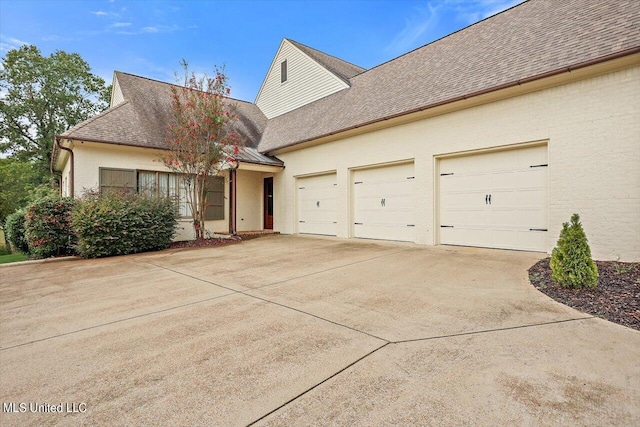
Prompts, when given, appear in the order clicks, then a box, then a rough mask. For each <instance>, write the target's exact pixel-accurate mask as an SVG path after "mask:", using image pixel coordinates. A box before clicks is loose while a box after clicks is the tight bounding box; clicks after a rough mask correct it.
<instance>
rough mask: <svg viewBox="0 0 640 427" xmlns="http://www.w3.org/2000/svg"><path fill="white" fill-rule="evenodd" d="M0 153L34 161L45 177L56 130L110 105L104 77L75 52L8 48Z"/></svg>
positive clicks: (1, 85)
mask: <svg viewBox="0 0 640 427" xmlns="http://www.w3.org/2000/svg"><path fill="white" fill-rule="evenodd" d="M0 92H2V93H3V96H2V97H0V123H1V124H0V126H1V127H0V129H1V134H0V136H1V140H0V152H2V153H5V154H9V155H11V156H12V157H15V158H16V159H18V160H20V161H33V162H35V166H36V168H37V170H38V172H39V173H40V174H42V175H43V176H46V175H47V174H48V170H49V161H50V157H51V151H52V148H53V142H54V137H55V135H59V134H61V133H63V132H64V131H65V130H67V129H69V128H70V127H72V126H74V125H76V124H78V123H80V122H81V121H83V120H86V119H87V118H89V117H91V116H93V115H95V114H96V113H98V112H100V111H102V110H103V109H105V108H106V107H107V104H106V103H105V102H104V99H106V98H105V97H106V94H105V92H106V87H105V82H104V80H102V79H101V78H100V77H97V76H95V75H93V74H92V73H91V69H90V67H89V65H88V64H87V63H86V62H85V61H84V60H83V59H82V58H81V57H80V55H78V54H77V53H71V54H69V53H66V52H64V51H56V52H55V53H53V54H51V55H49V56H48V57H45V56H42V54H41V53H40V50H39V49H38V48H37V47H35V46H29V45H25V46H22V47H20V48H19V49H13V50H10V51H9V52H7V54H6V56H5V57H4V58H2V69H0Z"/></svg>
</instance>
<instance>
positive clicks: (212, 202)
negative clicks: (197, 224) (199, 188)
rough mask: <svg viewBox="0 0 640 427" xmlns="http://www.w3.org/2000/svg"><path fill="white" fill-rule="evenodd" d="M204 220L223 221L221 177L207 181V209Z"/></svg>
mask: <svg viewBox="0 0 640 427" xmlns="http://www.w3.org/2000/svg"><path fill="white" fill-rule="evenodd" d="M204 219H208V220H215V219H224V178H223V177H221V176H211V177H209V178H208V179H207V209H206V210H205V212H204Z"/></svg>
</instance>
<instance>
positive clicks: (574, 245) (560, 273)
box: [551, 214, 598, 288]
mask: <svg viewBox="0 0 640 427" xmlns="http://www.w3.org/2000/svg"><path fill="white" fill-rule="evenodd" d="M551 278H552V279H553V280H554V281H555V282H556V283H557V284H559V285H561V286H564V287H570V288H574V287H575V288H582V287H587V288H592V287H594V286H596V285H597V284H598V267H597V266H596V264H595V263H594V262H593V260H592V259H591V248H590V247H589V243H588V241H587V236H586V234H585V233H584V230H583V229H582V224H581V223H580V216H579V215H578V214H573V215H572V216H571V224H569V223H567V222H565V223H564V224H562V231H561V232H560V238H559V239H558V245H557V246H556V247H555V248H554V249H553V252H552V253H551Z"/></svg>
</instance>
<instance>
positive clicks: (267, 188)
mask: <svg viewBox="0 0 640 427" xmlns="http://www.w3.org/2000/svg"><path fill="white" fill-rule="evenodd" d="M264 229H265V230H273V178H265V179H264Z"/></svg>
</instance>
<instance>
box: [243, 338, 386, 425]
mask: <svg viewBox="0 0 640 427" xmlns="http://www.w3.org/2000/svg"><path fill="white" fill-rule="evenodd" d="M387 345H389V342H386V343H384V344H382V345H381V346H379V347H377V348H375V349H373V350H371V351H370V352H369V353H367V354H365V355H364V356H361V357H359V358H358V359H356V360H354V361H353V362H351V363H349V364H348V365H346V366H344V367H343V368H341V369H339V370H338V371H336V372H334V373H333V374H331V375H330V376H328V377H327V378H325V379H323V380H322V381H320V382H319V383H317V384H315V385H313V386H311V387H309V388H308V389H306V390H304V391H303V392H301V393H299V394H298V395H296V396H294V397H292V398H291V399H289V400H287V401H286V402H284V403H283V404H282V405H280V406H278V407H276V408H274V409H272V410H271V411H269V412H267V413H266V414H264V415H262V416H261V417H260V418H258V419H256V420H254V421H251V422H250V423H249V424H247V427H250V426H252V425H255V424H256V423H258V422H260V421H262V420H264V419H265V418H267V417H268V416H269V415H271V414H274V413H276V412H277V411H279V410H280V409H282V408H284V407H285V406H287V405H289V404H290V403H293V402H295V401H296V400H298V399H299V398H301V397H302V396H304V395H305V394H307V393H309V392H310V391H312V390H314V389H316V388H318V387H319V386H321V385H322V384H324V383H326V382H327V381H329V380H330V379H332V378H334V377H336V376H338V375H340V374H341V373H343V372H344V371H346V370H347V369H349V368H351V367H352V366H354V365H356V364H357V363H359V362H361V361H363V360H364V359H366V358H367V357H369V356H371V355H372V354H374V353H376V352H377V351H378V350H381V349H383V348H384V347H386V346H387Z"/></svg>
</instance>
